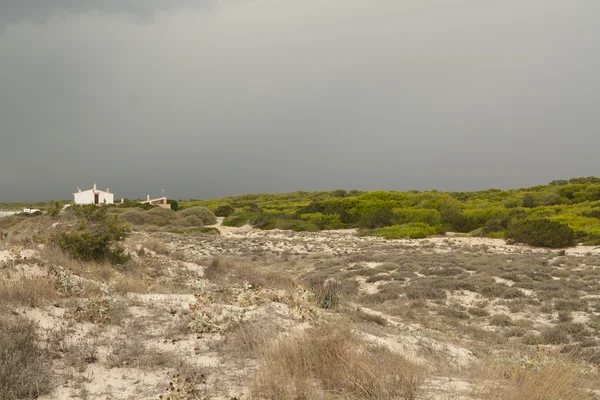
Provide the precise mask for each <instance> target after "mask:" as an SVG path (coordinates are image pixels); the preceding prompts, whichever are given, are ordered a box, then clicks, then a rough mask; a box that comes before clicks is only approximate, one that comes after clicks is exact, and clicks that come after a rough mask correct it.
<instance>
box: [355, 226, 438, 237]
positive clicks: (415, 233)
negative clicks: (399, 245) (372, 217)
mask: <svg viewBox="0 0 600 400" xmlns="http://www.w3.org/2000/svg"><path fill="white" fill-rule="evenodd" d="M435 234H436V229H435V228H434V227H433V226H430V225H427V224H424V223H422V222H412V223H409V224H404V225H393V226H388V227H384V228H378V229H373V230H369V231H366V232H363V233H362V236H378V237H383V238H386V239H401V238H406V237H408V238H411V239H423V238H426V237H428V236H432V235H435Z"/></svg>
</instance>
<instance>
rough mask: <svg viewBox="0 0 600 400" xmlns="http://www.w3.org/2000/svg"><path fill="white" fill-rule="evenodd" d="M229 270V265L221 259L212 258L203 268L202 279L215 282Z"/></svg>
mask: <svg viewBox="0 0 600 400" xmlns="http://www.w3.org/2000/svg"><path fill="white" fill-rule="evenodd" d="M230 268H231V263H230V262H229V261H228V260H226V259H224V258H221V257H214V258H213V259H212V260H211V262H210V264H209V265H208V266H207V267H206V268H204V277H205V278H206V279H208V280H211V281H212V280H215V279H217V278H220V277H222V276H223V275H225V274H226V273H227V271H228V270H229V269H230Z"/></svg>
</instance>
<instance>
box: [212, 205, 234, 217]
mask: <svg viewBox="0 0 600 400" xmlns="http://www.w3.org/2000/svg"><path fill="white" fill-rule="evenodd" d="M234 212H235V209H234V208H233V207H231V206H230V205H229V204H226V205H223V206H219V207H217V208H216V209H215V211H214V213H215V215H216V216H217V217H229V216H230V215H231V214H233V213H234Z"/></svg>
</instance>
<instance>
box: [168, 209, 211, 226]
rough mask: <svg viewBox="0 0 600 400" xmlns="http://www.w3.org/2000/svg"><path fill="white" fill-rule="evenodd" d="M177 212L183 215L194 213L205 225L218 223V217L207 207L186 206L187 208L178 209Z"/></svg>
mask: <svg viewBox="0 0 600 400" xmlns="http://www.w3.org/2000/svg"><path fill="white" fill-rule="evenodd" d="M177 214H179V215H180V216H182V217H189V216H190V215H194V216H196V217H198V218H199V219H200V220H201V221H202V223H203V224H204V225H214V224H216V223H217V217H216V216H215V214H214V213H213V212H212V211H210V210H209V209H208V208H206V207H191V208H186V209H185V210H182V211H178V212H177Z"/></svg>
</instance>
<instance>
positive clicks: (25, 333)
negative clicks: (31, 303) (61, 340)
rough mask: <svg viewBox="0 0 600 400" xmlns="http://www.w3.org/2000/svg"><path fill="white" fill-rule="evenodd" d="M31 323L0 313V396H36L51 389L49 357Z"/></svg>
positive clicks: (15, 397) (12, 397) (7, 397)
mask: <svg viewBox="0 0 600 400" xmlns="http://www.w3.org/2000/svg"><path fill="white" fill-rule="evenodd" d="M38 341H39V338H38V335H37V331H36V327H35V325H34V324H33V323H31V322H29V321H27V320H25V319H23V318H12V317H0V400H9V399H10V400H13V399H22V398H37V397H39V396H40V395H43V394H47V393H49V392H50V391H51V390H52V386H53V376H52V372H51V369H50V365H49V363H50V357H49V354H48V352H47V351H45V350H44V349H42V348H41V347H40V346H39V345H38Z"/></svg>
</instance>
